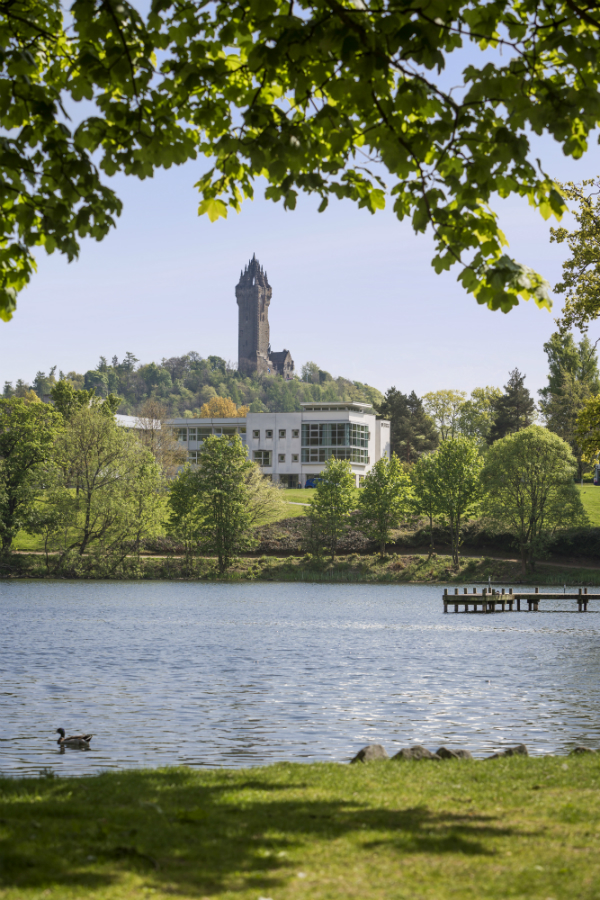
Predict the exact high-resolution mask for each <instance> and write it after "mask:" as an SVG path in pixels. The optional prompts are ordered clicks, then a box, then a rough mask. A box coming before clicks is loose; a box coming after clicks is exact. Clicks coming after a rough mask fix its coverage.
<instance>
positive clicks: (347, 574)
mask: <svg viewBox="0 0 600 900" xmlns="http://www.w3.org/2000/svg"><path fill="white" fill-rule="evenodd" d="M586 562H588V560H585V562H582V564H581V565H578V564H577V563H576V562H573V561H572V559H569V562H565V561H562V562H560V561H559V562H554V561H551V560H544V561H541V562H540V563H538V565H537V567H536V570H535V572H533V573H529V574H526V575H523V573H522V571H521V564H520V562H519V561H518V560H515V559H514V558H512V559H511V558H505V557H499V556H463V557H461V560H460V564H459V566H458V567H456V566H454V565H453V563H452V559H451V557H450V556H447V555H439V554H434V555H433V556H432V557H431V558H429V557H428V555H426V554H414V553H412V554H399V553H395V554H391V555H389V556H388V557H386V558H385V559H384V560H381V559H380V558H379V556H378V555H377V554H365V553H350V554H346V555H343V556H338V557H336V559H335V561H334V562H333V563H331V561H330V560H329V559H326V558H325V559H324V558H322V557H316V556H312V555H311V554H304V555H303V556H291V555H285V556H279V557H278V556H274V555H271V554H269V555H263V556H243V557H239V558H236V559H235V560H234V561H233V563H232V565H231V567H230V568H229V569H228V570H227V571H226V572H225V573H224V574H223V575H220V574H219V573H218V571H217V567H216V560H215V559H213V558H211V557H195V558H194V559H192V560H186V559H185V558H184V557H181V556H175V555H172V554H171V555H163V556H150V555H142V556H141V557H140V558H139V559H138V558H137V557H126V558H125V559H123V560H122V561H120V562H119V563H118V564H113V563H112V562H106V561H103V560H99V559H97V558H95V557H94V558H92V557H89V558H88V557H84V558H82V559H78V560H76V561H74V562H72V563H71V565H70V567H69V568H65V569H64V570H62V571H57V570H55V569H53V567H52V557H50V558H49V563H48V565H47V563H46V559H45V557H44V555H43V554H40V553H36V552H26V551H20V552H17V553H15V554H13V555H12V556H11V557H8V558H6V557H5V558H4V560H3V561H2V563H0V583H1V582H2V581H13V580H21V579H25V578H27V579H34V580H81V581H98V580H103V581H106V580H115V581H167V582H199V581H205V582H209V581H210V582H219V583H230V584H234V583H248V582H278V583H283V584H285V583H295V582H301V583H312V584H322V583H325V584H374V585H377V584H379V585H381V584H387V585H394V584H397V585H431V586H436V585H439V586H459V585H487V584H488V583H489V582H490V581H491V584H492V586H500V587H515V586H519V585H523V584H529V585H531V584H534V585H535V584H537V585H545V586H546V585H547V586H560V587H562V586H563V585H566V586H567V587H579V586H582V587H589V586H592V587H593V586H596V585H600V566H598V565H591V566H590V565H585V563H586Z"/></svg>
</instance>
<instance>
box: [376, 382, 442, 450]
mask: <svg viewBox="0 0 600 900" xmlns="http://www.w3.org/2000/svg"><path fill="white" fill-rule="evenodd" d="M378 412H379V414H380V415H381V416H383V417H384V418H386V419H390V420H391V423H392V427H391V432H392V434H391V444H392V453H395V454H396V455H397V456H398V457H399V458H400V459H401V460H403V461H404V462H407V463H414V462H416V461H417V459H418V458H419V457H420V456H421V455H422V454H423V453H430V452H431V451H432V450H435V448H436V447H437V445H438V443H439V436H438V433H437V431H436V427H435V423H434V422H433V419H431V418H430V417H429V416H428V415H427V413H426V412H425V408H424V406H423V402H422V400H421V399H420V398H419V397H417V395H416V394H415V392H414V391H411V393H410V394H403V393H402V392H401V391H398V390H396V388H395V387H393V388H390V389H389V391H388V392H387V393H386V395H385V397H384V400H383V403H381V404H380V405H379V409H378Z"/></svg>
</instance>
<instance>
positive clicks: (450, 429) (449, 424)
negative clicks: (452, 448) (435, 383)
mask: <svg viewBox="0 0 600 900" xmlns="http://www.w3.org/2000/svg"><path fill="white" fill-rule="evenodd" d="M466 399H467V395H466V394H465V392H464V391H452V390H442V391H432V392H431V393H429V394H423V405H424V407H425V412H426V413H427V415H428V416H429V417H430V418H432V419H433V421H434V422H435V427H436V428H437V430H438V432H439V435H440V439H441V440H442V441H447V440H451V439H452V438H454V437H456V435H457V434H458V432H459V427H460V414H461V409H462V407H463V405H464V402H465V400H466Z"/></svg>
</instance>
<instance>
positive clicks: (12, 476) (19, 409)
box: [0, 397, 62, 552]
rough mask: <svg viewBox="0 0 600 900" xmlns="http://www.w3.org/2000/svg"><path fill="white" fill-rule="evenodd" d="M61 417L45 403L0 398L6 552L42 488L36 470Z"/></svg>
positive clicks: (1, 528) (1, 520)
mask: <svg viewBox="0 0 600 900" xmlns="http://www.w3.org/2000/svg"><path fill="white" fill-rule="evenodd" d="M61 427H62V418H61V416H60V414H59V413H58V412H56V410H55V409H53V408H52V407H51V406H49V405H48V404H46V403H40V402H39V401H37V402H28V401H26V400H24V399H22V398H16V397H13V398H11V399H10V400H0V540H1V545H2V550H3V551H5V552H7V551H9V550H10V549H11V547H12V542H13V540H14V538H15V536H16V534H17V532H18V531H19V530H20V528H21V527H22V526H23V523H24V521H25V519H26V517H27V514H28V512H29V510H30V509H31V507H32V506H33V505H34V504H35V503H36V500H37V499H38V498H39V496H40V493H41V491H42V487H41V486H40V484H39V482H38V481H37V480H36V474H37V471H38V470H39V469H40V467H41V466H42V465H43V464H44V463H45V462H47V461H48V460H49V458H50V457H51V455H52V453H53V450H54V445H55V442H56V440H57V437H58V434H59V432H60V429H61Z"/></svg>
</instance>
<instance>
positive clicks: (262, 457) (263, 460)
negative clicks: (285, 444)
mask: <svg viewBox="0 0 600 900" xmlns="http://www.w3.org/2000/svg"><path fill="white" fill-rule="evenodd" d="M291 458H292V462H293V463H297V462H300V456H299V454H298V453H292V457H291ZM277 460H278V461H279V462H280V463H284V462H285V461H286V455H285V453H278V454H277ZM254 462H255V463H258V465H259V466H272V465H273V451H272V450H255V451H254Z"/></svg>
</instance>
